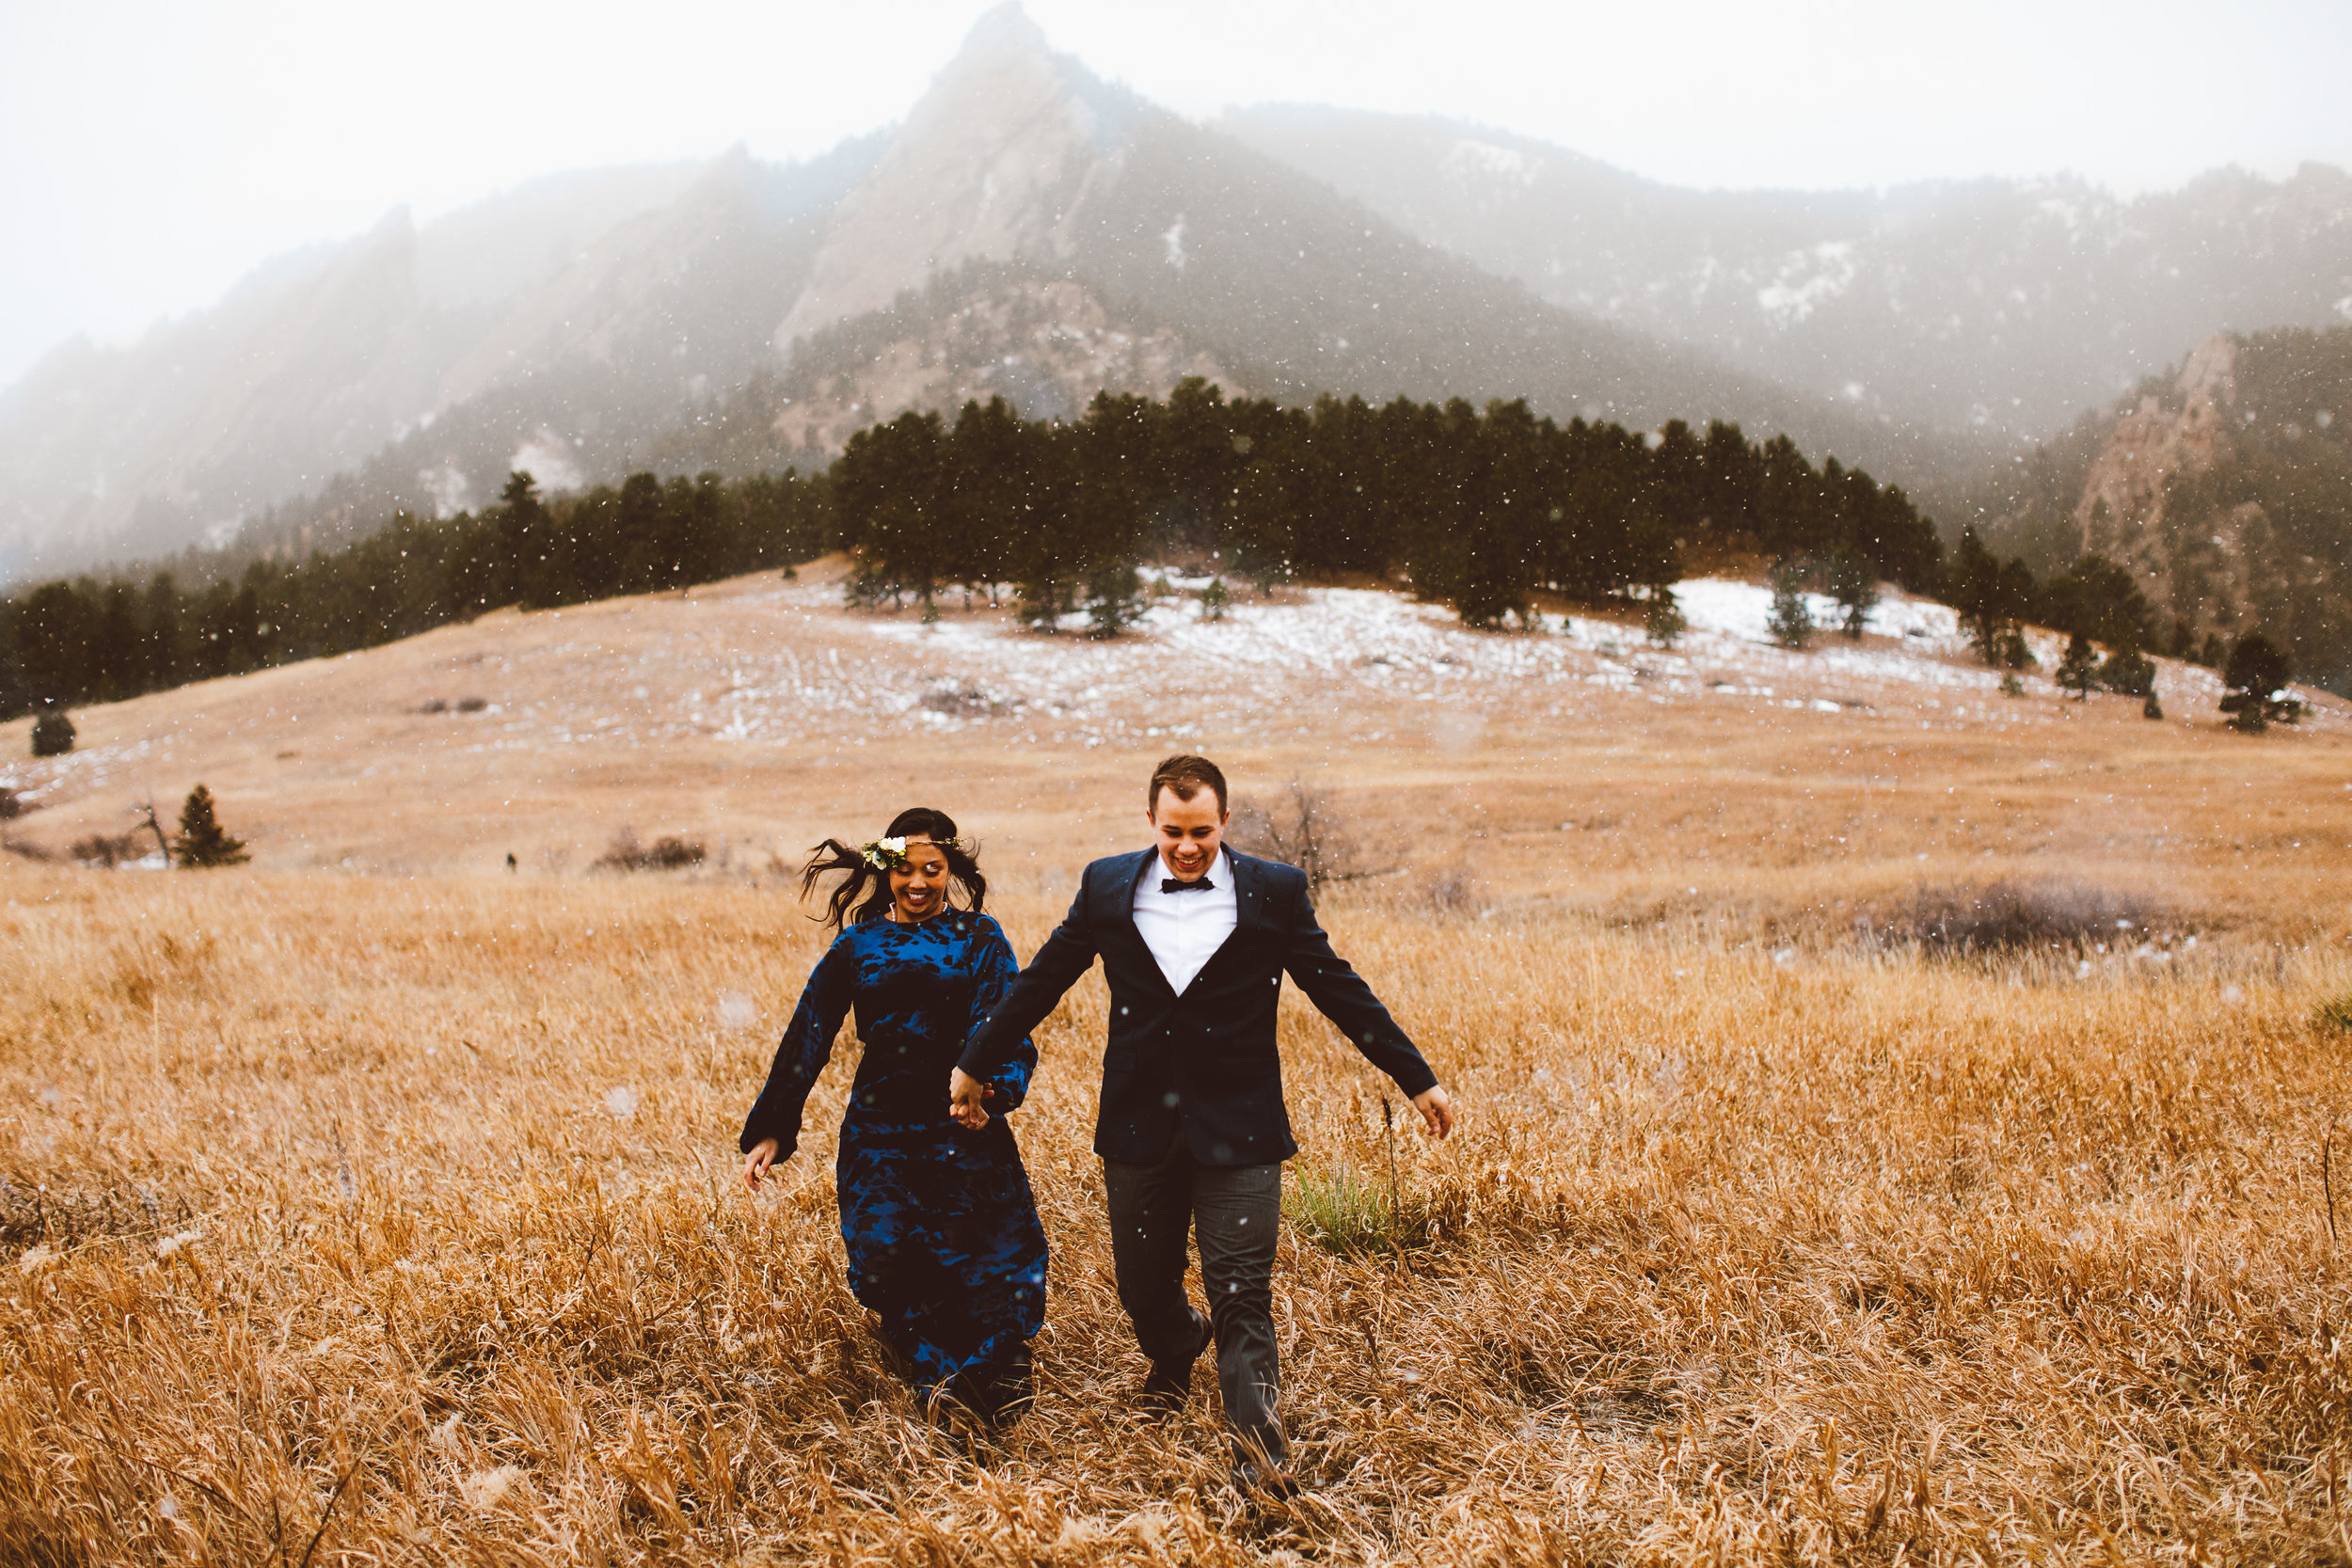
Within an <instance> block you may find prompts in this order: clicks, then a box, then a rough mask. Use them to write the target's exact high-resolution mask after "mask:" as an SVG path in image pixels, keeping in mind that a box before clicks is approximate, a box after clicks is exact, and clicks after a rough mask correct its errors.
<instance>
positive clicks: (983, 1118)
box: [947, 878, 1095, 1127]
mask: <svg viewBox="0 0 2352 1568" xmlns="http://www.w3.org/2000/svg"><path fill="white" fill-rule="evenodd" d="M1094 957H1095V950H1094V925H1093V921H1092V919H1091V918H1090V914H1089V910H1088V908H1087V888H1086V880H1085V879H1084V878H1081V879H1079V882H1078V895H1077V897H1075V898H1073V899H1072V900H1071V902H1070V912H1069V913H1068V914H1066V915H1063V916H1062V921H1061V924H1060V925H1058V926H1057V927H1054V934H1053V935H1052V936H1050V937H1047V938H1046V939H1045V945H1044V946H1042V947H1041V948H1039V949H1038V950H1037V957H1036V958H1031V959H1030V960H1029V966H1028V967H1027V968H1026V969H1024V970H1023V971H1022V972H1021V976H1020V978H1019V979H1016V980H1015V981H1013V983H1012V986H1011V989H1010V990H1007V991H1006V992H1005V999H1004V1000H1003V1001H1002V1002H999V1003H997V1004H996V1008H995V1010H994V1011H993V1012H992V1013H990V1014H989V1015H988V1017H987V1018H986V1019H985V1020H984V1021H982V1022H981V1024H980V1026H979V1027H978V1028H977V1029H975V1030H973V1031H972V1037H971V1038H970V1039H968V1040H966V1041H964V1044H963V1054H962V1055H961V1056H960V1057H959V1058H957V1061H956V1065H955V1069H954V1070H953V1071H951V1072H949V1073H948V1075H947V1100H948V1109H947V1114H948V1115H949V1116H950V1117H954V1118H955V1119H956V1120H957V1121H958V1122H960V1123H961V1124H962V1125H963V1126H965V1127H985V1126H987V1125H988V1112H987V1110H986V1109H985V1108H984V1107H983V1106H982V1104H981V1101H982V1100H983V1099H984V1098H985V1097H986V1095H987V1093H988V1080H989V1079H991V1078H993V1077H994V1076H995V1075H996V1074H997V1073H998V1072H999V1071H1001V1070H1003V1069H1004V1065H1005V1063H1006V1061H1007V1060H1008V1059H1009V1057H1010V1056H1011V1055H1012V1053H1013V1051H1014V1050H1015V1049H1016V1048H1017V1047H1018V1046H1019V1045H1020V1043H1021V1042H1022V1041H1023V1040H1025V1039H1026V1038H1027V1037H1029V1034H1030V1032H1031V1031H1033V1030H1035V1029H1036V1028H1037V1026H1038V1025H1039V1024H1041V1023H1042V1022H1045V1015H1046V1014H1047V1013H1050V1012H1052V1011H1053V1010H1054V1007H1055V1005H1056V1004H1057V1003H1058V1002H1060V1001H1061V999H1062V993H1063V992H1065V991H1067V990H1069V989H1070V988H1071V987H1073V986H1074V985H1076V984H1077V983H1078V976H1080V975H1081V974H1085V973H1086V972H1087V971H1088V970H1089V969H1091V968H1093V967H1094Z"/></svg>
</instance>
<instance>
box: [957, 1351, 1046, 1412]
mask: <svg viewBox="0 0 2352 1568" xmlns="http://www.w3.org/2000/svg"><path fill="white" fill-rule="evenodd" d="M970 1402H971V1405H972V1410H973V1413H974V1414H975V1415H977V1416H978V1417H979V1418H980V1420H981V1422H982V1423H983V1424H984V1425H986V1426H990V1427H1009V1426H1010V1425H1012V1424H1013V1423H1014V1422H1016V1421H1018V1420H1020V1419H1021V1418H1022V1417H1024V1416H1025V1415H1027V1414H1028V1413H1029V1407H1030V1406H1031V1405H1033V1404H1035V1403H1036V1402H1037V1380H1036V1373H1035V1371H1034V1370H1032V1368H1031V1366H1030V1360H1029V1347H1028V1346H1026V1345H1023V1346H1022V1347H1021V1348H1020V1349H1019V1350H1017V1351H1015V1352H1013V1353H1012V1354H1011V1355H1009V1357H1007V1358H1006V1361H1005V1364H1004V1365H1003V1366H1002V1367H999V1368H997V1369H996V1370H995V1371H994V1372H993V1374H992V1375H990V1376H989V1377H987V1378H985V1379H983V1380H981V1382H980V1383H979V1384H978V1385H977V1386H976V1387H974V1388H973V1390H972V1394H971V1401H970Z"/></svg>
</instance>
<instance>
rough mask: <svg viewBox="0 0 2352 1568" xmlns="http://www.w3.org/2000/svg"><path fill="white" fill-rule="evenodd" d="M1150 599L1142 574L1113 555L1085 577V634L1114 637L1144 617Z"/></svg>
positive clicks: (1106, 637) (1107, 637)
mask: <svg viewBox="0 0 2352 1568" xmlns="http://www.w3.org/2000/svg"><path fill="white" fill-rule="evenodd" d="M1151 608H1152V601H1151V600H1149V599H1147V598H1145V597H1144V596H1143V578H1141V577H1140V576H1138V575H1137V574H1136V569H1135V568H1134V567H1133V566H1130V565H1128V564H1126V563H1125V562H1121V561H1119V560H1117V559H1113V560H1110V561H1106V562H1104V563H1103V564H1102V565H1100V566H1098V567H1096V568H1095V569H1094V571H1093V572H1092V573H1091V574H1089V576H1088V578H1087V618H1088V620H1089V626H1088V627H1087V635H1088V636H1089V637H1091V638H1094V639H1096V640H1097V641H1103V640H1107V639H1109V638H1113V637H1117V636H1118V635H1119V634H1120V632H1122V631H1125V630H1126V629H1127V628H1128V627H1129V626H1134V625H1135V624H1136V622H1138V621H1140V620H1142V619H1143V617H1144V614H1145V612H1146V611H1147V610H1150V609H1151Z"/></svg>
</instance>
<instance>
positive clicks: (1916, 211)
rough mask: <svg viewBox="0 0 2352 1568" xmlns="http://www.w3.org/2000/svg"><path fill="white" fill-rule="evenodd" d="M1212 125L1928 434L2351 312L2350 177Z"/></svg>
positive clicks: (1425, 228)
mask: <svg viewBox="0 0 2352 1568" xmlns="http://www.w3.org/2000/svg"><path fill="white" fill-rule="evenodd" d="M1216 126H1217V129H1219V130H1220V131H1223V132H1224V133H1226V134H1227V135H1232V136H1233V137H1234V138H1236V139H1237V140H1240V141H1242V142H1244V143H1247V144H1248V145H1249V146H1251V147H1253V148H1256V149H1257V150H1260V151H1262V152H1264V153H1265V154H1266V155H1267V156H1269V157H1272V158H1276V159H1279V160H1280V161H1281V162H1283V163H1285V164H1286V165H1288V166H1292V167H1294V168H1297V169H1299V170H1301V171H1302V172H1305V173H1308V174H1311V175H1312V176H1314V177H1315V178H1316V179H1319V180H1323V181H1327V182H1329V183H1330V184H1331V186H1332V187H1333V188H1335V189H1337V190H1339V191H1342V192H1344V193H1346V194H1347V195H1349V196H1351V197H1354V198H1357V199H1359V200H1360V201H1362V202H1363V203H1364V204H1365V205H1366V206H1368V207H1370V208H1372V209H1373V210H1374V211H1375V212H1377V213H1379V214H1382V215H1383V216H1384V217H1387V218H1389V219H1390V220H1391V221H1392V222H1394V223H1396V224H1397V225H1398V226H1399V227H1401V228H1402V229H1404V230H1406V231H1407V232H1409V233H1411V234H1413V235H1415V236H1417V237H1419V238H1420V239H1422V240H1424V241H1426V242H1428V243H1429V244H1431V245H1438V246H1441V247H1444V248H1446V249H1448V250H1451V251H1453V252H1454V253H1455V254H1457V255H1460V256H1463V257H1466V258H1468V259H1470V260H1471V261H1475V262H1477V263H1478V264H1479V265H1481V266H1483V267H1486V268H1487V269H1488V270H1490V271H1492V272H1494V273H1495V274H1497V275H1499V276H1502V277H1513V278H1517V279H1518V280H1519V281H1521V282H1523V283H1525V284H1526V285H1527V286H1528V287H1529V288H1530V289H1532V290H1534V292H1535V293H1538V294H1540V295H1541V296H1542V297H1543V298H1545V299H1547V300H1549V301H1551V302H1552V303H1554V304H1558V305H1563V306H1566V307H1569V308H1571V309H1577V310H1580V311H1583V312H1587V313H1589V314H1591V315H1593V316H1595V317H1597V318H1599V319H1601V320H1605V321H1609V322H1613V323H1615V324H1617V325H1622V326H1626V327H1629V328H1630V329H1633V330H1636V331H1640V332H1643V333H1645V334H1649V335H1651V336H1654V337H1656V338H1658V339H1660V340H1661V341H1667V342H1672V343H1677V344H1680V345H1682V346H1684V347H1686V348H1688V349H1691V350H1692V351H1694V352H1698V353H1703V354H1707V355H1709V356H1714V357H1717V358H1720V359H1722V360H1723V361H1724V362H1725V363H1728V364H1732V365H1736V366H1738V367H1740V369H1742V370H1744V371H1746V372H1749V373H1751V374H1755V375H1759V376H1763V377H1767V378H1770V379H1772V380H1773V381H1776V382H1780V383H1784V384H1786V385H1788V386H1790V387H1794V388H1802V389H1804V390H1805V391H1808V392H1811V393H1813V394H1815V395H1817V396H1821V397H1829V398H1842V399H1845V400H1847V401H1849V402H1851V404H1854V405H1855V406H1857V407H1858V408H1864V409H1868V410H1872V411H1874V412H1879V413H1883V414H1886V415H1890V416H1892V417H1893V418H1895V419H1897V420H1905V421H1915V422H1921V423H1925V424H1929V425H1946V426H1957V425H1972V426H1979V427H1981V428H1985V429H1989V430H1999V431H2009V432H2015V433H2022V434H2025V435H2028V436H2042V435H2048V434H2050V433H2052V432H2055V431H2056V430H2058V429H2059V428H2060V427H2062V426H2063V425H2064V424H2065V423H2066V422H2067V421H2068V420H2072V419H2073V418H2074V416H2075V415H2076V414H2077V412H2078V411H2079V410H2081V409H2082V408H2084V407H2086V406H2089V405H2092V404H2101V403H2105V402H2106V401H2107V400H2109V399H2111V398H2113V397H2114V396H2115V395H2116V394H2117V393H2118V392H2119V391H2122V390H2124V389H2125V388H2129V387H2131V386H2133V385H2134V384H2136V383H2137V381H2139V380H2140V379H2141V378H2142V377H2144V376H2146V375H2148V374H2150V373H2152V372H2155V371H2157V370H2159V369H2160V368H2161V367H2162V366H2163V365H2164V364H2165V363H2166V362H2167V361H2168V360H2169V359H2170V358H2171V357H2172V356H2174V355H2176V354H2178V353H2179V352H2180V345H2181V344H2183V343H2188V342H2195V341H2200V340H2201V339H2203V338H2205V337H2207V336H2210V335H2211V334H2213V333H2215V332H2219V331H2239V332H2245V331H2251V330H2255V329H2258V328H2265V327H2271V326H2289V325H2294V326H2310V327H2316V326H2323V325H2333V324H2337V323H2341V322H2343V321H2345V320H2347V319H2352V176H2347V175H2346V174H2345V173H2344V171H2343V170H2341V169H2337V168H2333V167H2330V166H2325V165H2320V164H2307V165H2305V166H2303V167H2302V168H2301V169H2300V170H2298V171H2297V172H2296V174H2295V175H2293V176H2292V177H2291V178H2289V179H2287V180H2285V181H2282V182H2270V181H2265V180H2263V179H2260V178H2257V177H2255V176H2253V175H2249V174H2247V173H2245V172H2244V171H2242V170H2237V169H2217V170H2215V171H2214V172H2212V173H2210V174H2206V175H2204V176H2201V177H2200V178H2199V179H2197V180H2195V181H2193V182H2190V183H2189V184H2187V185H2185V186H2184V187H2182V188H2181V189H2179V190H2175V191H2164V192H2153V193H2150V194H2148V195H2145V196H2141V197H2138V198H2133V199H2130V200H2124V199H2120V198H2116V197H2113V196H2111V195H2109V194H2108V193H2107V192H2106V191H2104V190H2101V189H2099V188H2098V187H2096V186H2093V185H2091V184H2090V183H2088V182H2084V181H2081V180H2079V179H2075V178H2074V177H2072V176H2058V177H2056V178H2053V179H2048V180H2041V181H2015V180H1993V179H1987V180H1978V181H1964V182H1931V183H1923V184H1919V185H1914V186H1906V187H1899V188H1896V189H1892V190H1887V191H1883V192H1872V191H1826V192H1822V191H1813V192H1801V191H1696V190H1684V189H1678V188H1676V187H1673V186H1668V185H1663V184H1660V183H1657V182H1652V181H1648V180H1644V179H1641V178H1639V177H1637V176H1634V175H1630V174H1627V173H1624V172H1623V171H1621V170H1618V169H1614V168H1612V167H1610V166H1607V165H1604V164H1601V163H1598V162H1597V161H1595V160H1593V159H1590V158H1586V157H1582V156H1581V155H1579V154H1577V153H1574V152H1570V151H1567V150H1564V149H1561V148H1557V147H1552V146H1549V145H1547V144H1545V143H1542V142H1539V141H1534V140H1532V139H1529V138H1527V137H1523V136H1516V135H1510V134H1508V133H1505V132H1501V131H1495V130H1490V129H1486V128H1484V127H1479V126H1472V125H1466V124H1461V123H1458V122H1454V121H1448V120H1439V119H1417V118H1411V117H1405V116H1393V115H1379V114H1372V113H1365V112H1357V111H1348V110H1339V109H1327V108H1319V107H1311V106H1304V105H1293V104H1269V105H1260V106H1258V107H1255V108H1251V109H1248V110H1243V111H1240V112H1237V113H1234V114H1232V115H1229V116H1227V117H1225V118H1224V119H1220V120H1218V121H1217V122H1216Z"/></svg>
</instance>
